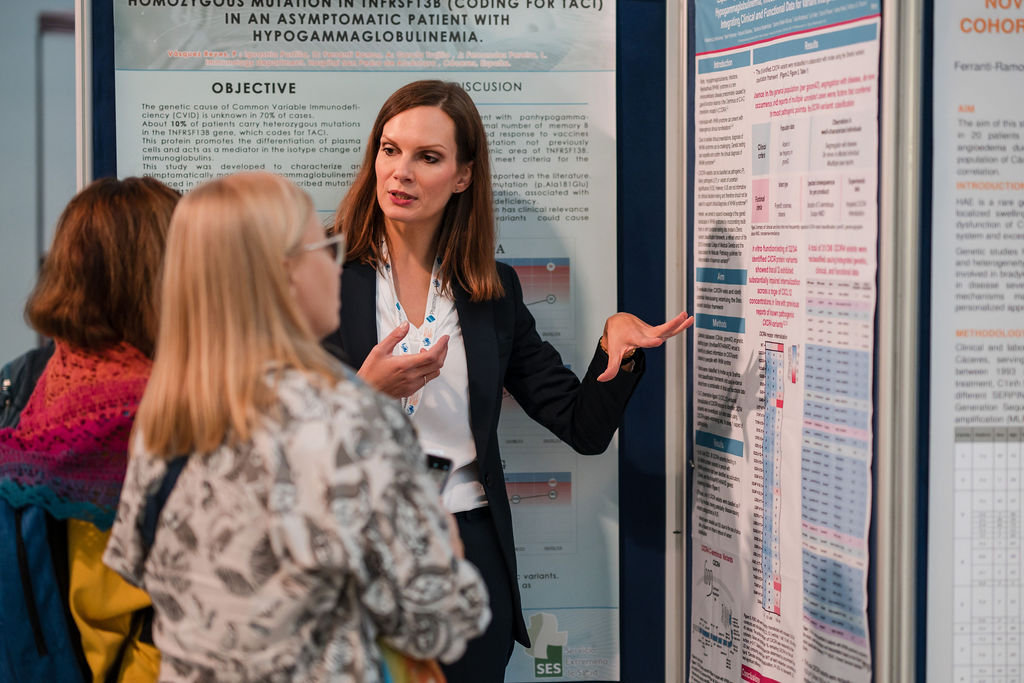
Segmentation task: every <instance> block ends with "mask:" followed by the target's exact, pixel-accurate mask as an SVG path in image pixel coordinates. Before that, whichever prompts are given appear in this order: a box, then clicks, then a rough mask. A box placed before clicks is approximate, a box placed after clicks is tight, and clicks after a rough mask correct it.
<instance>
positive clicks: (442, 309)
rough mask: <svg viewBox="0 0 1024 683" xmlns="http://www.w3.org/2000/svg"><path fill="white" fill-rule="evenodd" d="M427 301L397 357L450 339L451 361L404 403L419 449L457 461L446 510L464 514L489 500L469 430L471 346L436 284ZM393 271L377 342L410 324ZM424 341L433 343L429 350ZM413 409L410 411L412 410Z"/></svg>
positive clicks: (385, 285) (380, 307)
mask: <svg viewBox="0 0 1024 683" xmlns="http://www.w3.org/2000/svg"><path fill="white" fill-rule="evenodd" d="M432 280H434V286H433V291H432V292H431V294H430V297H429V300H428V310H427V316H426V318H430V317H433V318H434V320H428V319H424V321H423V324H422V325H420V326H419V327H416V326H415V325H413V324H412V322H411V321H410V323H409V333H408V334H407V335H406V336H405V339H403V340H402V341H401V342H399V343H398V344H397V345H396V346H395V351H394V353H395V355H403V354H410V353H419V352H420V350H421V349H424V348H426V347H428V346H429V345H430V344H432V343H433V342H435V341H436V340H437V339H440V338H441V337H443V336H444V335H446V334H447V335H448V336H449V340H448V355H447V356H446V358H445V362H444V367H443V368H442V369H441V374H440V376H438V377H437V378H435V379H432V380H430V381H429V382H427V384H426V386H425V387H423V388H422V389H421V390H420V391H418V392H416V394H414V395H413V397H411V399H410V400H406V401H404V402H403V405H404V407H405V412H406V414H407V415H409V417H410V418H411V420H412V423H413V425H414V426H415V427H416V431H417V433H418V435H419V439H420V445H421V446H422V447H423V450H424V451H425V452H427V453H433V454H435V455H441V456H444V457H446V458H448V459H449V460H451V461H452V474H451V476H450V477H449V478H448V483H447V484H446V485H445V487H444V490H443V491H442V493H441V498H442V500H443V502H444V506H445V507H446V508H447V509H448V510H449V511H451V512H462V511H464V510H472V509H475V508H478V507H483V506H484V505H487V496H486V494H485V493H484V487H483V485H482V484H481V483H480V478H479V474H478V469H477V455H476V444H475V443H474V441H473V432H472V431H471V430H470V426H469V373H468V372H467V369H466V346H465V343H464V342H463V339H462V326H461V325H460V324H459V314H458V311H456V310H455V300H454V299H452V298H451V297H450V296H446V295H445V294H444V293H443V292H442V291H441V287H440V283H439V282H437V279H436V275H435V277H434V278H432ZM397 303H398V302H397V301H396V297H395V288H394V286H393V282H392V278H391V270H390V269H388V268H385V267H381V268H378V269H377V341H378V342H380V341H381V340H383V339H384V337H386V336H387V335H388V333H390V332H391V331H392V330H393V329H395V328H396V327H398V325H400V324H401V323H403V322H405V321H406V320H408V318H407V317H406V315H405V312H404V311H402V310H401V307H400V306H398V305H396V304H397ZM425 338H426V339H428V340H429V342H427V343H426V344H424V341H425ZM410 404H411V405H413V406H414V409H413V410H412V411H410V410H409V405H410Z"/></svg>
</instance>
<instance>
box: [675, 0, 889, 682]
mask: <svg viewBox="0 0 1024 683" xmlns="http://www.w3.org/2000/svg"><path fill="white" fill-rule="evenodd" d="M879 10H880V7H879V3H878V2H866V1H862V0H855V1H851V2H831V3H822V2H806V1H805V2H786V1H782V0H780V1H778V2H773V1H770V0H768V1H765V2H758V3H751V2H741V1H726V2H700V1H698V2H697V3H696V7H695V16H694V19H695V23H696V26H695V30H694V35H695V46H694V47H693V48H692V49H693V51H694V53H695V55H696V57H695V60H696V73H695V76H694V85H693V88H694V110H693V113H692V117H693V130H694V161H693V171H692V173H693V186H694V192H693V194H694V199H693V225H694V238H693V245H692V249H693V252H692V253H693V254H694V257H693V258H694V265H695V269H694V273H693V276H694V280H695V284H694V292H695V296H694V301H695V314H696V318H697V321H696V333H695V339H694V365H693V368H692V371H693V378H694V380H693V381H694V395H693V399H692V401H693V406H694V407H693V421H694V432H695V433H694V442H693V452H694V458H693V459H694V462H695V466H696V467H695V471H694V487H693V496H694V501H693V508H692V519H691V542H692V558H693V562H692V565H691V570H690V572H691V577H692V578H691V585H690V586H689V590H690V595H691V596H692V597H691V605H692V609H691V623H690V638H691V647H690V660H689V661H690V670H689V672H690V680H691V681H697V682H705V681H706V682H711V681H724V680H730V681H734V680H742V681H763V682H765V683H770V682H771V681H792V680H803V681H831V680H843V681H869V680H871V678H872V660H871V649H870V634H869V629H868V606H867V577H868V569H869V552H868V551H869V548H868V533H869V528H870V513H871V505H872V483H871V477H872V475H871V467H872V459H873V443H874V434H873V430H872V418H873V413H874V403H873V376H874V366H873V353H874V337H875V329H874V315H875V304H876V291H875V278H876V271H877V258H876V254H877V239H878V220H877V216H878V201H877V189H878V56H879V35H880V17H879Z"/></svg>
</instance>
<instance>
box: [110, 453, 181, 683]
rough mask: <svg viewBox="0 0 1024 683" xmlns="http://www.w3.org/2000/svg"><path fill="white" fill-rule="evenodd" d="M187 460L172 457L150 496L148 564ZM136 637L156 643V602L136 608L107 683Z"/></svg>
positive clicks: (145, 541) (145, 533) (144, 524)
mask: <svg viewBox="0 0 1024 683" xmlns="http://www.w3.org/2000/svg"><path fill="white" fill-rule="evenodd" d="M187 463H188V456H185V455H179V456H178V457H176V458H174V459H173V460H171V461H169V462H168V463H167V471H166V472H165V473H164V478H163V481H161V482H160V488H158V489H157V490H156V491H155V492H154V493H151V494H149V495H148V496H146V507H145V512H144V513H143V516H142V521H141V523H140V527H141V528H140V529H139V531H140V533H141V534H142V562H141V563H140V564H145V562H146V558H148V557H149V551H150V550H152V548H153V541H154V540H155V539H156V527H157V524H158V523H159V522H160V513H161V512H162V511H163V509H164V505H165V504H166V503H167V498H168V497H170V495H171V491H173V490H174V485H175V484H177V483H178V477H179V476H181V471H182V470H183V469H185V465H186V464H187ZM135 639H138V640H139V641H140V642H143V643H149V644H152V643H153V607H152V606H150V607H146V608H145V609H140V610H136V611H135V612H133V613H132V623H131V626H130V627H129V628H128V637H127V638H125V639H124V640H123V641H121V647H120V648H118V651H117V657H116V658H115V659H114V662H113V664H112V665H111V666H110V668H109V669H108V670H107V676H106V679H105V683H117V680H118V678H119V677H120V675H121V667H122V666H124V658H125V655H126V654H127V652H128V646H129V645H130V644H131V642H132V641H133V640H135Z"/></svg>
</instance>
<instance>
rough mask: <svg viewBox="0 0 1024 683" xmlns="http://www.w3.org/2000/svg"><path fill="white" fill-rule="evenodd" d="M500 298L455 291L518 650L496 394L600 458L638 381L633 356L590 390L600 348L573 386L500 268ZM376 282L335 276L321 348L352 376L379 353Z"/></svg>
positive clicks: (640, 359) (522, 628) (356, 271)
mask: <svg viewBox="0 0 1024 683" xmlns="http://www.w3.org/2000/svg"><path fill="white" fill-rule="evenodd" d="M498 275H499V277H500V278H501V283H502V285H503V287H504V289H505V294H504V296H502V297H501V298H499V299H493V300H490V301H482V302H471V301H470V300H469V295H468V294H467V293H466V291H465V290H464V289H462V287H460V286H459V285H458V284H456V283H453V284H452V289H453V295H454V299H455V309H456V311H457V312H458V314H459V324H460V325H461V327H462V338H463V342H464V344H465V347H466V370H467V373H468V375H469V421H470V428H471V430H472V433H473V440H474V442H475V444H476V453H477V461H478V464H479V470H480V483H481V484H483V487H484V491H485V492H486V494H487V500H488V504H489V505H490V508H491V515H492V518H493V519H494V524H495V527H496V533H497V534H498V541H499V545H500V546H501V550H502V554H503V556H504V560H505V565H506V567H507V568H508V574H509V576H510V577H511V581H512V595H513V596H514V600H515V605H514V607H515V610H516V614H517V615H519V618H518V619H517V622H518V623H517V626H516V640H518V641H519V642H521V643H523V644H524V645H528V644H529V636H528V635H527V632H526V624H525V622H524V621H523V617H522V600H521V598H520V595H519V586H518V582H517V581H516V576H517V570H516V556H515V543H514V541H513V537H512V512H511V510H510V509H509V501H508V496H507V494H506V492H505V476H504V473H503V472H502V466H501V454H500V452H499V450H498V412H499V410H500V408H501V398H502V388H503V387H504V388H505V389H507V390H508V391H509V393H511V394H512V396H513V397H514V398H515V399H516V401H517V402H518V403H519V405H520V406H522V408H523V409H524V410H525V411H526V413H527V414H528V415H529V416H530V417H532V418H533V419H534V420H536V421H537V422H539V423H540V424H542V425H543V426H545V427H547V428H548V429H549V430H551V432H552V433H553V434H555V436H557V437H558V438H560V439H561V440H562V441H564V442H566V443H567V444H569V445H570V446H571V447H572V448H573V449H575V450H576V451H577V452H579V453H582V454H584V455H596V454H599V453H603V452H604V451H605V449H607V448H608V443H609V442H610V441H611V438H612V435H613V434H614V433H615V430H616V429H617V428H618V426H619V424H620V423H621V421H622V413H623V411H624V410H625V407H626V403H627V402H628V401H629V397H630V396H631V395H632V393H633V390H634V389H635V388H636V385H637V382H639V380H640V377H641V376H642V374H643V371H644V367H645V362H644V356H643V351H642V350H641V349H638V350H637V352H636V354H635V356H634V358H635V359H636V362H635V363H634V366H633V369H632V371H631V372H624V371H623V372H619V374H618V375H617V376H616V377H615V378H614V379H612V380H611V381H609V382H598V381H597V379H596V378H597V376H598V375H600V374H601V373H602V372H603V371H604V369H605V367H606V366H607V364H608V356H607V354H605V353H604V352H603V351H602V350H601V349H600V346H598V348H597V351H596V352H595V354H594V357H593V359H592V360H591V362H590V367H589V368H588V369H587V373H586V375H585V376H584V378H583V381H582V382H581V381H580V380H579V378H578V377H576V375H575V374H574V373H573V372H572V371H571V370H569V369H568V368H566V367H565V365H564V364H563V362H562V359H561V357H560V356H559V354H558V352H557V351H556V350H555V348H554V347H553V346H551V344H549V343H547V342H545V341H543V340H542V339H541V338H540V335H539V334H538V333H537V327H536V324H535V322H534V319H533V315H532V314H531V313H530V311H529V310H528V309H527V307H526V305H525V303H524V302H523V292H522V287H521V286H520V283H519V278H518V276H517V275H516V273H515V271H514V270H513V269H512V268H511V267H510V266H508V265H506V264H504V263H500V262H499V263H498ZM376 278H377V274H376V271H375V270H374V268H373V267H372V266H370V265H367V264H364V263H358V262H355V261H353V262H349V263H347V264H345V267H344V269H343V270H342V276H341V301H342V305H341V327H340V328H339V329H338V330H337V331H336V332H334V333H332V334H331V335H330V336H329V337H328V338H327V339H325V340H324V345H325V347H326V348H327V349H328V350H330V351H331V352H332V353H334V354H335V355H337V356H338V357H339V358H341V359H342V360H344V361H345V362H347V363H349V364H350V365H352V367H354V368H359V367H360V366H361V365H362V364H363V361H364V360H366V356H367V355H368V354H369V353H370V351H371V349H373V347H374V346H376V344H377V299H376V295H377V284H376V283H377V279H376Z"/></svg>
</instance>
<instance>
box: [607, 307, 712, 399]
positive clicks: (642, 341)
mask: <svg viewBox="0 0 1024 683" xmlns="http://www.w3.org/2000/svg"><path fill="white" fill-rule="evenodd" d="M692 324H693V316H692V315H687V313H686V311H683V312H682V313H680V314H679V315H677V316H676V317H674V318H672V319H671V320H669V321H668V322H666V323H663V324H661V325H657V326H651V325H648V324H647V323H645V322H644V321H643V320H641V319H640V318H638V317H636V316H635V315H632V314H630V313H616V314H615V315H613V316H612V317H610V318H608V320H606V321H605V323H604V334H603V335H602V336H601V346H602V347H603V348H604V349H606V350H607V351H608V367H607V368H606V369H605V371H604V372H602V373H601V374H600V375H598V376H597V381H598V382H607V381H608V380H610V379H612V378H614V377H615V375H617V374H618V373H619V366H620V365H621V364H622V362H623V357H624V356H626V355H627V354H630V353H632V352H633V350H634V349H636V348H644V349H649V348H653V347H655V346H661V345H662V344H664V343H665V340H666V339H671V338H672V337H674V336H676V335H677V334H679V333H680V332H682V331H683V330H685V329H686V328H687V327H689V326H690V325H692ZM627 362H628V361H627Z"/></svg>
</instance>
